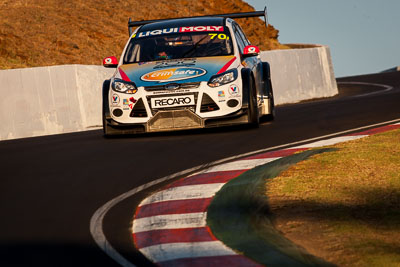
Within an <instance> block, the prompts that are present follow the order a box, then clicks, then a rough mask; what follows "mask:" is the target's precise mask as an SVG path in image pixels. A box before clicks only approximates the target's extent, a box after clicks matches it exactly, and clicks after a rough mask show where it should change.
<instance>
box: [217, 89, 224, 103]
mask: <svg viewBox="0 0 400 267" xmlns="http://www.w3.org/2000/svg"><path fill="white" fill-rule="evenodd" d="M225 101H226V100H225V91H218V102H220V103H221V102H225Z"/></svg>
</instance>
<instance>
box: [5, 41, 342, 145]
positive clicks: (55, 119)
mask: <svg viewBox="0 0 400 267" xmlns="http://www.w3.org/2000/svg"><path fill="white" fill-rule="evenodd" d="M261 58H262V59H263V60H264V61H268V62H270V64H271V75H272V83H273V86H274V95H275V103H276V104H285V103H294V102H298V101H301V100H306V99H312V98H318V97H328V96H332V95H335V94H337V87H336V81H335V78H334V74H333V68H332V63H331V58H330V54H329V48H328V47H325V46H321V47H315V48H304V49H292V50H277V51H264V52H262V53H261ZM113 72H114V70H113V69H105V68H103V67H102V66H86V65H63V66H52V67H38V68H27V69H13V70H1V71H0V94H1V96H2V97H1V98H0V140H7V139H15V138H23V137H33V136H41V135H49V134H59V133H69V132H77V131H84V130H90V129H94V128H96V127H100V126H101V123H102V122H101V97H102V96H101V95H102V83H103V81H104V80H105V79H107V78H109V77H111V75H112V74H113Z"/></svg>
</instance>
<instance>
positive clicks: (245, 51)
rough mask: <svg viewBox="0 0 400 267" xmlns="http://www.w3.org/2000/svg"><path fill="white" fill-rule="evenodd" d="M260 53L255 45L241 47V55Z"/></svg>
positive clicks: (248, 55) (249, 55)
mask: <svg viewBox="0 0 400 267" xmlns="http://www.w3.org/2000/svg"><path fill="white" fill-rule="evenodd" d="M259 54H260V48H258V47H257V46H255V45H248V46H246V47H245V48H244V49H243V57H254V56H258V55H259Z"/></svg>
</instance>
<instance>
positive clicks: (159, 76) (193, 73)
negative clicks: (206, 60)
mask: <svg viewBox="0 0 400 267" xmlns="http://www.w3.org/2000/svg"><path fill="white" fill-rule="evenodd" d="M206 73H207V71H206V70H204V69H200V68H191V67H182V68H172V69H163V70H156V71H153V72H149V73H146V74H144V75H143V76H142V77H140V79H141V80H142V81H148V82H169V81H178V80H185V79H191V78H195V77H199V76H203V75H204V74H206Z"/></svg>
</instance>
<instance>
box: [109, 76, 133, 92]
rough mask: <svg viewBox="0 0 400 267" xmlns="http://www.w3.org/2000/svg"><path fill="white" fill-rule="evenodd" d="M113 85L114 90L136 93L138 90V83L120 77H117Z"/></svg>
mask: <svg viewBox="0 0 400 267" xmlns="http://www.w3.org/2000/svg"><path fill="white" fill-rule="evenodd" d="M111 87H112V89H113V90H114V91H117V92H120V93H125V94H135V93H136V92H137V88H136V85H135V84H134V83H133V82H125V81H123V80H119V79H115V80H114V81H113V82H112V84H111Z"/></svg>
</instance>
